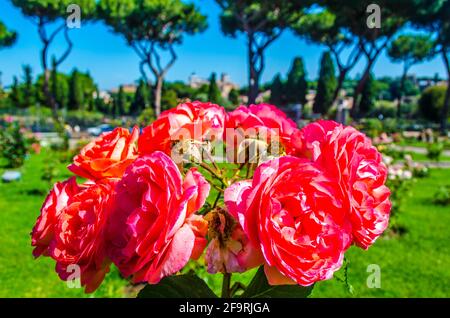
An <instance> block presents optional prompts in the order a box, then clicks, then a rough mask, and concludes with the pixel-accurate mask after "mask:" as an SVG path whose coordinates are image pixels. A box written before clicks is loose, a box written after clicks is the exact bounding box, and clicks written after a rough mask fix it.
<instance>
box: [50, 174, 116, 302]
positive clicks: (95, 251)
mask: <svg viewBox="0 0 450 318" xmlns="http://www.w3.org/2000/svg"><path fill="white" fill-rule="evenodd" d="M115 183H116V181H114V180H113V179H104V180H101V181H99V182H97V183H93V182H87V183H85V184H83V185H81V186H80V187H79V191H78V192H77V193H75V194H73V195H72V196H71V197H70V198H69V200H68V202H67V206H66V207H65V208H64V209H63V210H62V212H61V214H60V215H59V218H58V220H57V223H56V224H55V233H57V234H56V235H55V237H54V240H53V241H52V242H51V243H50V248H49V250H50V255H51V257H52V258H53V259H55V260H56V271H57V272H58V274H59V276H60V278H61V279H63V280H67V279H68V278H70V276H71V275H72V274H73V268H72V267H71V266H74V265H75V266H79V269H80V274H81V277H80V281H81V285H82V286H86V293H90V292H93V291H94V290H96V289H97V288H98V286H99V285H100V283H101V282H102V281H103V279H104V278H105V275H106V273H108V272H109V265H110V263H111V261H110V260H109V259H108V257H107V256H106V241H105V229H106V224H107V221H108V218H109V214H110V211H111V207H112V205H113V204H114V186H115Z"/></svg>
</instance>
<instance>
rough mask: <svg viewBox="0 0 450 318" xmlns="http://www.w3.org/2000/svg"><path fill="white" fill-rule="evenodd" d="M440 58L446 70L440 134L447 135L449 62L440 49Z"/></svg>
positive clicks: (449, 81)
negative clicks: (445, 88) (445, 87)
mask: <svg viewBox="0 0 450 318" xmlns="http://www.w3.org/2000/svg"><path fill="white" fill-rule="evenodd" d="M442 58H443V60H444V65H445V68H446V70H447V90H446V92H445V99H444V105H443V106H442V114H441V127H440V128H441V134H442V135H447V120H448V109H449V104H450V63H449V59H448V56H447V51H446V50H443V51H442Z"/></svg>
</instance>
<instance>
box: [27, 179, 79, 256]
mask: <svg viewBox="0 0 450 318" xmlns="http://www.w3.org/2000/svg"><path fill="white" fill-rule="evenodd" d="M79 191H80V187H79V186H78V184H77V182H76V178H75V177H72V178H70V179H68V180H66V181H64V182H57V183H55V185H54V186H53V189H52V190H51V191H50V193H49V194H48V196H47V198H46V199H45V201H44V204H43V205H42V208H41V214H40V215H39V217H38V219H37V220H36V224H35V226H34V227H33V231H32V232H31V245H32V246H34V247H35V248H34V250H33V255H34V257H39V256H40V255H45V256H48V255H49V251H48V247H49V245H50V242H51V241H52V240H53V239H54V237H55V224H56V223H57V222H58V219H59V215H60V213H61V211H62V210H63V209H64V208H65V207H66V206H67V204H68V201H69V198H71V197H73V196H74V195H75V194H76V193H78V192H79Z"/></svg>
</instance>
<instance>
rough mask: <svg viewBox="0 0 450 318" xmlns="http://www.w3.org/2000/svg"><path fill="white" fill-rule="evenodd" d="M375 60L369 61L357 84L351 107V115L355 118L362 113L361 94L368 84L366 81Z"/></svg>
mask: <svg viewBox="0 0 450 318" xmlns="http://www.w3.org/2000/svg"><path fill="white" fill-rule="evenodd" d="M373 62H374V61H373V60H369V62H368V63H367V67H366V69H365V71H364V74H363V76H362V77H361V79H360V80H359V82H358V84H357V85H356V88H355V91H354V93H353V105H352V109H351V115H352V117H353V118H354V119H358V118H359V115H360V113H359V109H360V101H359V96H360V95H361V93H362V91H363V89H364V85H366V82H367V80H368V78H369V75H370V71H371V69H372V65H373Z"/></svg>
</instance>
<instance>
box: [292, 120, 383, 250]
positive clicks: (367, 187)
mask: <svg viewBox="0 0 450 318" xmlns="http://www.w3.org/2000/svg"><path fill="white" fill-rule="evenodd" d="M293 144H294V145H295V150H294V151H293V153H295V154H296V155H297V156H301V157H307V158H310V159H311V160H313V161H314V162H316V163H317V164H319V165H320V166H322V167H323V168H324V169H326V170H328V171H330V173H331V174H332V175H333V176H334V177H335V178H336V179H337V180H338V182H339V184H340V186H341V189H342V191H343V192H345V193H346V195H345V197H347V198H348V200H347V201H346V202H345V204H346V205H347V206H349V210H350V211H351V212H350V216H349V218H350V220H351V223H352V228H353V231H352V232H353V237H354V240H355V243H356V244H357V245H358V246H360V247H362V248H364V249H367V248H368V247H369V246H370V245H372V244H373V243H374V241H375V240H376V239H377V238H378V237H379V236H380V235H381V233H383V231H384V230H385V229H386V227H387V225H388V221H389V213H390V209H391V202H390V201H389V195H390V191H389V188H387V187H386V186H385V182H386V178H387V169H386V167H385V165H384V164H383V162H382V158H381V154H380V153H379V152H378V150H377V149H376V148H375V147H374V146H372V143H371V141H370V139H369V138H367V137H366V136H365V135H364V134H363V133H361V132H359V131H357V130H356V129H355V128H353V127H350V126H343V125H340V124H338V123H336V122H333V121H323V120H321V121H318V122H315V123H312V124H309V125H307V126H306V127H304V128H303V129H302V130H301V131H300V132H298V133H296V134H295V136H294V137H293Z"/></svg>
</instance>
